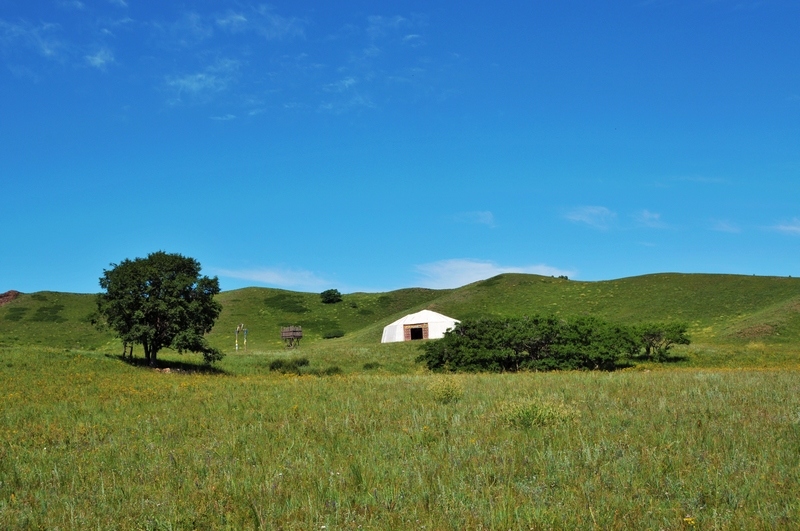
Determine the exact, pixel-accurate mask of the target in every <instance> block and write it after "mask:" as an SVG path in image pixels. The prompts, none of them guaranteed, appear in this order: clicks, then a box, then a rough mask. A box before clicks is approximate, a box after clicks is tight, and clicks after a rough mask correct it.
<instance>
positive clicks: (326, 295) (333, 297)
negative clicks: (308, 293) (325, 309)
mask: <svg viewBox="0 0 800 531" xmlns="http://www.w3.org/2000/svg"><path fill="white" fill-rule="evenodd" d="M319 297H320V299H322V303H323V304H336V303H337V302H342V294H341V293H339V290H338V289H327V290H325V291H323V292H322V293H320V294H319Z"/></svg>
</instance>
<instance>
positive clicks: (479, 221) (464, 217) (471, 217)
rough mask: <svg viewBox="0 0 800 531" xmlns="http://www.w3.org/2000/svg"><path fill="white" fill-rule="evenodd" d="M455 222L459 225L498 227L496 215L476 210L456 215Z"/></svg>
mask: <svg viewBox="0 0 800 531" xmlns="http://www.w3.org/2000/svg"><path fill="white" fill-rule="evenodd" d="M455 220H456V221H457V222H459V223H473V224H476V225H486V226H487V227H496V226H497V225H496V224H495V220H494V214H492V213H491V212H490V211H488V210H476V211H473V212H459V213H458V214H456V215H455Z"/></svg>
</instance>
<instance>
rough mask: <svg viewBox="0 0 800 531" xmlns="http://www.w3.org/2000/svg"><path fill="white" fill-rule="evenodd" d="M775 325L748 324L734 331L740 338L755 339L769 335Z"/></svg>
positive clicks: (773, 330) (771, 333)
mask: <svg viewBox="0 0 800 531" xmlns="http://www.w3.org/2000/svg"><path fill="white" fill-rule="evenodd" d="M775 330H776V327H775V326H774V325H770V324H759V325H755V326H749V327H747V328H743V329H742V330H739V331H738V332H736V335H737V336H738V337H740V338H742V339H757V338H760V337H766V336H771V335H773V334H774V333H775Z"/></svg>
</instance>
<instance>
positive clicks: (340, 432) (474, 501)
mask: <svg viewBox="0 0 800 531" xmlns="http://www.w3.org/2000/svg"><path fill="white" fill-rule="evenodd" d="M385 347H389V346H385ZM391 347H395V346H391ZM398 347H400V348H387V349H386V350H382V349H379V348H376V350H370V349H366V348H363V347H362V348H363V350H361V349H359V348H353V347H350V346H341V347H335V346H334V347H331V346H330V343H329V342H323V341H320V342H318V343H316V344H314V345H313V347H310V348H308V349H303V353H302V356H304V357H307V358H308V359H309V362H310V363H309V365H310V366H311V367H314V366H317V367H321V366H324V365H326V364H327V363H329V361H330V360H337V362H338V363H339V364H341V365H342V366H346V367H348V374H346V375H343V376H329V377H318V376H303V377H297V376H291V375H278V374H276V373H271V372H270V371H269V361H270V360H273V359H276V358H277V357H279V356H285V357H286V358H290V357H295V356H299V354H298V353H296V352H295V353H286V352H285V351H283V350H279V351H265V352H252V353H250V352H249V353H248V354H247V355H239V356H229V357H228V358H226V359H225V360H223V362H222V363H221V364H220V369H222V370H224V372H223V373H220V374H204V373H200V372H183V371H181V372H178V371H176V370H172V371H171V372H170V373H165V372H157V371H153V370H150V369H147V368H144V367H137V366H134V365H130V364H127V363H123V362H122V361H121V360H119V359H118V358H117V357H116V356H114V355H111V354H106V353H104V352H102V351H96V352H90V351H75V350H66V351H65V350H64V349H52V348H42V347H38V348H22V347H11V348H9V347H4V348H2V351H0V376H2V377H0V528H2V529H30V528H44V529H56V528H58V529H322V527H323V526H325V529H358V528H361V529H422V528H425V529H459V530H460V529H531V528H532V529H592V528H599V529H689V528H696V529H787V528H791V527H792V526H793V525H795V524H796V523H797V522H798V521H799V520H800V502H798V497H797V492H800V393H798V383H797V382H798V376H800V372H798V370H796V369H793V368H779V369H761V370H755V369H751V370H741V369H735V370H728V369H715V370H708V369H693V368H685V369H675V368H666V369H665V368H663V367H661V368H658V367H654V370H639V369H641V367H639V368H637V369H634V370H625V371H618V372H614V373H596V372H595V373H593V372H568V373H539V374H536V373H529V374H506V375H480V374H479V375H452V376H441V375H430V374H428V373H425V372H424V371H421V370H419V369H418V368H417V367H416V366H415V365H414V364H413V363H412V362H411V361H410V360H409V359H408V358H409V357H410V355H411V354H412V352H413V351H412V350H410V349H408V346H407V345H399V346H398ZM329 349H331V350H329ZM698 355H699V353H698ZM173 360H175V361H177V360H182V361H184V362H185V363H186V365H183V366H182V367H183V369H186V368H191V364H192V363H195V362H197V363H199V358H197V359H196V358H193V357H192V356H184V357H182V358H179V357H177V356H176V355H175V356H173V355H170V354H167V355H166V356H165V361H166V362H170V361H173ZM367 363H380V367H378V368H374V369H371V370H365V369H363V367H364V365H365V364H367ZM393 364H396V365H397V366H396V367H395V366H394V365H393ZM176 367H177V365H173V369H174V368H176Z"/></svg>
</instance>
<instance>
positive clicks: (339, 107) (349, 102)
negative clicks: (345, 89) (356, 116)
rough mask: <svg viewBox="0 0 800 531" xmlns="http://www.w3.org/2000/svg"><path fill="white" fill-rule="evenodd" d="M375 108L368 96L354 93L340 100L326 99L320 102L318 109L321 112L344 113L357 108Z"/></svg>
mask: <svg viewBox="0 0 800 531" xmlns="http://www.w3.org/2000/svg"><path fill="white" fill-rule="evenodd" d="M373 108H375V103H373V101H372V100H371V99H370V98H369V97H368V96H365V95H363V94H355V95H353V97H351V98H348V99H345V100H340V101H328V102H325V103H322V104H321V105H320V106H319V110H320V111H322V112H329V113H332V114H344V113H346V112H350V111H354V110H357V109H373Z"/></svg>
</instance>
